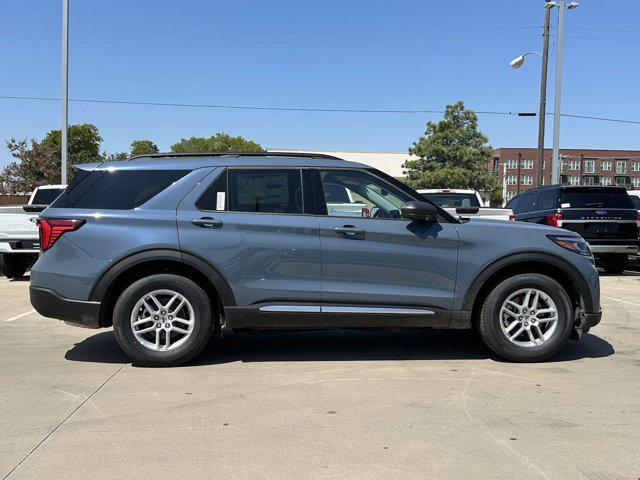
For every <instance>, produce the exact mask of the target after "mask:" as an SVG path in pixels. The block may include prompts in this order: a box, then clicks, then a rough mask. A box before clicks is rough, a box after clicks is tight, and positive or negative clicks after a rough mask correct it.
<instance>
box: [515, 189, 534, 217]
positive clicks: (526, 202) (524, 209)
mask: <svg viewBox="0 0 640 480" xmlns="http://www.w3.org/2000/svg"><path fill="white" fill-rule="evenodd" d="M532 200H533V196H532V195H529V194H528V195H523V196H522V197H521V198H520V202H518V213H528V212H530V211H531V207H532V206H533V205H532Z"/></svg>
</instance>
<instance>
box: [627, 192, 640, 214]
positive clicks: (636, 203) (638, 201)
mask: <svg viewBox="0 0 640 480" xmlns="http://www.w3.org/2000/svg"><path fill="white" fill-rule="evenodd" d="M629 197H630V198H631V202H632V203H633V208H635V209H636V210H640V197H638V196H636V195H629Z"/></svg>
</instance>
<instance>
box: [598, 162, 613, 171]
mask: <svg viewBox="0 0 640 480" xmlns="http://www.w3.org/2000/svg"><path fill="white" fill-rule="evenodd" d="M600 170H605V171H608V170H611V161H610V160H602V161H601V162H600Z"/></svg>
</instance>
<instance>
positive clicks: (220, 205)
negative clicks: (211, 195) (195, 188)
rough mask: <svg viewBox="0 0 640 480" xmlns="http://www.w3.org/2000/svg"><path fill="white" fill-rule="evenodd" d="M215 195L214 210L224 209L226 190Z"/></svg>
mask: <svg viewBox="0 0 640 480" xmlns="http://www.w3.org/2000/svg"><path fill="white" fill-rule="evenodd" d="M217 193H218V194H217V196H216V210H224V205H225V200H226V197H227V192H217Z"/></svg>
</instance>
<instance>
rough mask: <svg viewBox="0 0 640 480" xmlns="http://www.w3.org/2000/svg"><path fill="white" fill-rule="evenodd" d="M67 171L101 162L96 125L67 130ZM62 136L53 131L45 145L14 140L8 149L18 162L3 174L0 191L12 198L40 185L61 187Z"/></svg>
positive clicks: (73, 127) (47, 137) (10, 142)
mask: <svg viewBox="0 0 640 480" xmlns="http://www.w3.org/2000/svg"><path fill="white" fill-rule="evenodd" d="M68 135H69V136H68V152H69V153H68V165H67V168H68V171H67V176H68V178H71V177H72V175H73V171H72V168H71V166H72V165H74V164H76V163H87V162H101V161H102V160H103V158H102V156H101V155H100V142H101V141H102V137H101V136H100V134H99V132H98V129H97V128H96V126H95V125H91V124H89V123H85V124H82V125H70V126H69V129H68ZM61 145H62V132H61V131H60V130H51V131H50V132H48V133H47V134H46V135H45V137H44V139H42V141H37V140H35V139H32V140H31V142H28V141H27V140H26V139H24V140H16V139H14V138H12V139H11V140H9V141H8V142H7V148H8V149H9V151H10V152H11V155H12V156H13V157H14V158H15V159H16V161H14V162H12V163H10V164H9V165H7V166H6V167H5V168H4V169H3V170H2V172H1V173H0V191H2V192H4V193H9V194H15V193H27V192H30V191H31V190H33V189H34V188H35V187H37V186H39V185H46V184H57V183H60V167H61Z"/></svg>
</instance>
